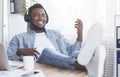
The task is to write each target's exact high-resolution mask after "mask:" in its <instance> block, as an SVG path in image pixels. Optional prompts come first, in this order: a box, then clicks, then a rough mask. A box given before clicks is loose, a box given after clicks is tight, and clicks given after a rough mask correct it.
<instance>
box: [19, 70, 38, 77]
mask: <svg viewBox="0 0 120 77" xmlns="http://www.w3.org/2000/svg"><path fill="white" fill-rule="evenodd" d="M38 73H40V72H38V71H31V72H28V73H25V74H23V75H22V76H21V77H31V76H32V75H36V74H38Z"/></svg>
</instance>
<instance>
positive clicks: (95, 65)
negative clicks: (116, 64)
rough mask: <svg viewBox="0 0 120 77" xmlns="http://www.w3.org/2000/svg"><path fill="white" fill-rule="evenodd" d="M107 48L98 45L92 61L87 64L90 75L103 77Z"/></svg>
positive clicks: (90, 76)
mask: <svg viewBox="0 0 120 77" xmlns="http://www.w3.org/2000/svg"><path fill="white" fill-rule="evenodd" d="M105 58H106V49H105V47H104V46H98V47H97V48H96V50H95V53H94V56H93V57H92V59H91V61H90V62H89V63H88V64H87V65H86V68H87V71H88V77H103V73H104V63H105Z"/></svg>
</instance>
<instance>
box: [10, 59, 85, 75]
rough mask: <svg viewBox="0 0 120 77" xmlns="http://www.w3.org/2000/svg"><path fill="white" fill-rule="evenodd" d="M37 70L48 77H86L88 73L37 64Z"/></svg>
mask: <svg viewBox="0 0 120 77" xmlns="http://www.w3.org/2000/svg"><path fill="white" fill-rule="evenodd" d="M12 63H22V62H16V61H15V62H14V61H12ZM35 69H38V70H42V71H43V72H44V74H45V76H46V77H85V75H86V73H85V72H81V71H77V70H69V69H62V68H58V67H54V66H50V65H45V64H37V63H36V64H35Z"/></svg>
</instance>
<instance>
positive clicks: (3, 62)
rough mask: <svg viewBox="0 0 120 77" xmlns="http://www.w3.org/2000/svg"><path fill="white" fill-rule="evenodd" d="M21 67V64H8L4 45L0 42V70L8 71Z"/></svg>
mask: <svg viewBox="0 0 120 77" xmlns="http://www.w3.org/2000/svg"><path fill="white" fill-rule="evenodd" d="M20 67H23V64H16V63H15V64H12V65H11V64H10V63H9V60H8V56H7V53H6V52H5V49H4V45H3V44H0V71H10V70H15V69H18V68H20Z"/></svg>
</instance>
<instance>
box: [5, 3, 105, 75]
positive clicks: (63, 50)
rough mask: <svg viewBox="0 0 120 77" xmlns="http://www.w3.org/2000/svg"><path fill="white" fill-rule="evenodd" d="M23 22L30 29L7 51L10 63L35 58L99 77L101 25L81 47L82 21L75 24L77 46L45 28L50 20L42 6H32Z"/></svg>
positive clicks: (12, 42) (58, 33) (57, 32)
mask: <svg viewBox="0 0 120 77" xmlns="http://www.w3.org/2000/svg"><path fill="white" fill-rule="evenodd" d="M24 19H25V21H26V22H27V23H28V26H29V27H28V30H27V32H24V33H21V34H18V35H15V36H14V37H13V38H12V40H11V41H10V43H9V47H8V51H7V52H8V57H9V59H10V60H18V61H20V60H23V56H27V55H33V56H34V57H35V62H37V63H42V64H49V65H53V66H57V67H61V68H67V69H74V70H75V69H76V70H82V71H85V72H88V74H90V77H98V73H95V72H98V71H99V68H97V67H98V61H99V59H100V58H98V57H99V56H100V55H99V54H98V53H97V52H95V49H96V48H97V45H98V44H99V40H100V39H101V36H102V28H101V26H100V25H99V24H96V25H97V27H96V26H94V27H93V28H92V29H91V30H90V31H89V34H88V35H89V36H88V37H87V41H86V43H85V44H84V45H83V46H84V47H81V43H82V34H83V33H82V32H83V23H82V21H81V20H80V19H77V20H76V21H75V28H76V29H77V35H78V36H77V38H76V41H75V43H74V44H70V43H69V42H68V41H67V40H66V39H65V38H64V37H63V35H62V34H61V33H60V32H59V31H56V30H51V29H46V28H45V26H46V24H47V23H48V20H49V19H48V14H47V12H46V10H45V9H44V8H43V6H42V5H41V4H34V5H33V6H31V7H30V8H29V9H28V14H25V16H24ZM94 35H95V36H96V38H95V37H94ZM86 47H87V48H86ZM80 49H81V50H80ZM96 55H97V56H96ZM103 61H104V60H103ZM95 63H96V64H95ZM94 64H95V66H96V67H95V66H94ZM92 68H93V69H94V68H95V70H93V69H92ZM102 71H103V70H102Z"/></svg>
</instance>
